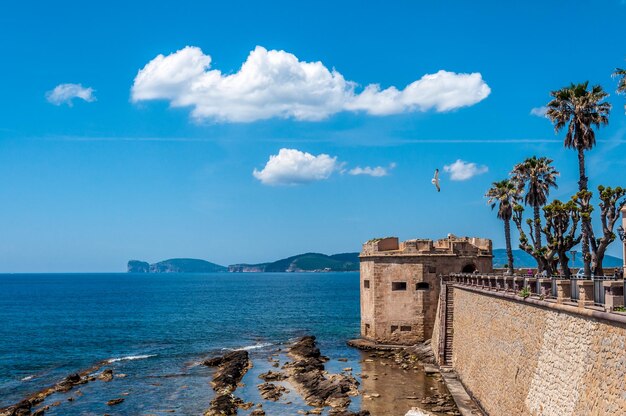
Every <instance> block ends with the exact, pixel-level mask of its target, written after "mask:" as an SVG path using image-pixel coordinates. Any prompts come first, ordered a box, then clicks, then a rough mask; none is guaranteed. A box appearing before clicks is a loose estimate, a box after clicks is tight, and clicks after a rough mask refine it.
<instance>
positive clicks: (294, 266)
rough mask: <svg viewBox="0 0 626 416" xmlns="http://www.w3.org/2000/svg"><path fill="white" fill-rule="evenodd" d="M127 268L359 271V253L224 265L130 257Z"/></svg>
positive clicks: (135, 270) (142, 270)
mask: <svg viewBox="0 0 626 416" xmlns="http://www.w3.org/2000/svg"><path fill="white" fill-rule="evenodd" d="M127 270H128V272H129V273H219V272H231V273H248V272H257V273H259V272H260V273H263V272H267V273H283V272H287V273H288V272H355V271H358V270H359V253H340V254H333V255H326V254H321V253H304V254H298V255H296V256H291V257H287V258H286V259H281V260H277V261H274V262H268V263H258V264H246V263H240V264H231V265H230V266H228V267H226V266H221V265H219V264H215V263H211V262H209V261H206V260H200V259H169V260H163V261H160V262H158V263H153V264H149V263H147V262H145V261H140V260H130V261H129V262H128V266H127Z"/></svg>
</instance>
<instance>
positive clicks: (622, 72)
mask: <svg viewBox="0 0 626 416" xmlns="http://www.w3.org/2000/svg"><path fill="white" fill-rule="evenodd" d="M613 76H614V77H616V78H619V81H617V93H618V94H626V69H622V68H615V72H613ZM624 111H626V104H624Z"/></svg>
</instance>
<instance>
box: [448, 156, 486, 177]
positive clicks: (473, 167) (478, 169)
mask: <svg viewBox="0 0 626 416" xmlns="http://www.w3.org/2000/svg"><path fill="white" fill-rule="evenodd" d="M443 170H444V171H445V172H448V173H449V174H450V179H451V180H453V181H466V180H468V179H471V178H473V177H474V176H477V175H482V174H483V173H486V172H487V171H489V168H488V167H487V166H485V165H482V166H479V165H477V164H476V163H473V162H465V161H463V160H461V159H457V161H456V162H454V163H452V164H450V165H445V166H444V167H443Z"/></svg>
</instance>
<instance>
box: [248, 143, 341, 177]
mask: <svg viewBox="0 0 626 416" xmlns="http://www.w3.org/2000/svg"><path fill="white" fill-rule="evenodd" d="M340 168H341V164H340V163H339V162H337V158H336V157H331V156H329V155H327V154H323V153H322V154H319V155H317V156H314V155H312V154H310V153H306V152H301V151H300V150H297V149H284V148H283V149H280V150H279V151H278V154H277V155H271V156H270V158H269V160H268V161H267V163H266V164H265V167H264V168H263V169H261V170H257V169H254V171H253V172H252V174H253V175H254V177H255V178H257V179H258V180H260V181H261V183H263V184H264V185H299V184H303V183H308V182H314V181H321V180H324V179H328V178H329V177H330V176H331V175H332V174H333V172H335V171H336V170H338V169H340Z"/></svg>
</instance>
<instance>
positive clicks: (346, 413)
mask: <svg viewBox="0 0 626 416" xmlns="http://www.w3.org/2000/svg"><path fill="white" fill-rule="evenodd" d="M328 415H329V416H370V412H369V410H361V411H359V412H352V411H350V410H344V409H331V410H330V411H329V412H328Z"/></svg>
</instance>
